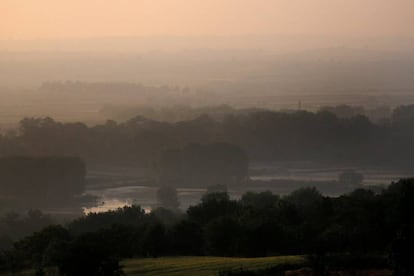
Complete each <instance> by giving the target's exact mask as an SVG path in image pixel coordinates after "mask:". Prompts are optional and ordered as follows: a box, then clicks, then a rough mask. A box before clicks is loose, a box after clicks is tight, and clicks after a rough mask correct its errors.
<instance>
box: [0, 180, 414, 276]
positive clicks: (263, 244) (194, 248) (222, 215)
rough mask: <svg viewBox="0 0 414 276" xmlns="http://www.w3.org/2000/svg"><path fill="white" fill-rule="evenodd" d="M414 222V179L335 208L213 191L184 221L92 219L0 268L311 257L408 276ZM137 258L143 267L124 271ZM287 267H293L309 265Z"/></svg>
mask: <svg viewBox="0 0 414 276" xmlns="http://www.w3.org/2000/svg"><path fill="white" fill-rule="evenodd" d="M413 212H414V179H403V180H400V181H399V182H397V183H392V184H391V185H390V186H389V187H388V188H387V189H384V190H383V191H382V192H381V193H379V194H375V193H374V192H372V191H369V190H364V189H357V190H355V191H353V192H352V193H350V194H346V195H342V196H340V197H336V198H331V197H326V196H323V195H322V194H321V193H319V192H318V191H317V190H316V189H315V188H312V187H308V188H302V189H299V190H297V191H295V192H293V193H291V194H289V195H287V196H283V197H281V196H278V195H274V194H272V193H271V192H261V193H255V192H248V193H246V194H244V195H243V196H242V198H241V199H238V200H232V199H230V198H229V196H228V194H227V193H226V192H223V191H221V192H220V191H213V192H210V193H207V194H206V195H205V196H203V198H202V201H201V202H200V203H199V204H197V205H195V206H191V207H190V208H189V209H188V210H187V211H186V213H185V214H180V213H179V212H177V211H176V210H167V209H157V210H154V211H153V212H151V213H149V214H146V213H145V212H144V210H143V209H142V208H140V207H139V206H132V207H124V208H120V209H118V210H116V211H110V212H106V213H99V214H96V213H92V214H89V215H87V216H85V217H82V218H79V219H76V220H74V221H72V222H70V223H69V224H68V225H67V226H66V227H62V226H49V227H46V228H44V229H43V230H40V231H38V232H36V233H34V234H32V235H29V236H27V237H26V238H24V239H22V240H20V241H18V242H16V243H14V245H13V247H12V248H10V249H9V250H7V251H5V252H2V253H1V254H0V268H1V269H3V270H5V271H19V270H22V269H35V270H36V271H38V273H42V272H43V271H44V270H45V269H46V268H47V267H57V268H58V269H59V271H60V272H61V273H65V274H66V275H117V274H116V273H121V264H122V265H126V267H127V269H131V270H130V271H133V270H134V269H135V270H136V271H139V270H140V269H146V268H145V266H148V267H151V266H152V268H151V269H156V267H157V266H158V267H159V268H160V269H161V270H162V269H166V271H169V272H171V273H172V272H174V271H181V269H183V268H184V267H185V266H186V265H187V266H189V269H194V268H196V267H198V266H201V267H203V265H202V264H201V263H200V260H205V261H206V263H208V266H207V267H210V268H208V269H207V268H206V269H207V270H208V271H210V270H211V266H210V265H212V264H213V263H215V261H214V259H208V258H207V259H203V257H201V258H200V259H193V261H194V264H193V265H191V260H190V259H188V260H184V262H185V265H184V266H183V267H179V265H182V264H180V262H179V261H178V262H177V260H174V261H171V260H169V259H168V258H167V259H165V258H161V259H160V260H159V261H158V262H157V261H155V260H153V258H160V257H163V256H182V255H196V256H208V255H210V256H222V257H250V258H251V257H266V256H277V255H279V256H280V255H308V256H310V257H309V258H308V259H307V260H308V265H310V266H311V268H312V270H314V271H322V272H323V271H326V270H329V271H330V270H332V269H338V270H347V268H349V267H354V268H356V267H360V268H361V269H365V268H369V269H371V268H381V269H388V268H391V267H392V268H393V269H394V270H395V271H396V273H399V274H398V275H411V274H412V270H411V267H410V265H411V263H410V258H411V248H412V245H413V240H414V239H413V237H412V233H413V231H412V229H413V225H414V217H413V216H412V214H413ZM359 256H362V257H359ZM378 256H379V257H378ZM386 256H389V258H386ZM133 257H135V258H141V259H142V258H144V259H143V260H135V261H128V262H125V263H121V264H120V263H119V260H122V259H128V258H133ZM149 257H150V258H152V259H147V258H149ZM388 259H389V261H390V262H388ZM220 260H224V259H220ZM241 260H242V263H246V264H247V263H248V264H249V270H254V269H256V268H255V267H254V265H255V264H256V263H255V260H256V261H257V262H259V263H260V259H255V258H252V259H237V258H236V259H226V262H227V263H228V264H227V265H229V266H228V267H226V265H225V264H224V263H221V261H217V262H218V263H220V265H219V266H216V267H215V268H217V269H218V270H217V271H233V272H234V270H237V269H239V266H240V265H239V264H240V261H241ZM277 260H279V261H280V260H282V259H275V260H274V261H275V262H276V261H277ZM287 260H292V261H293V263H289V262H288V263H289V264H296V262H297V261H298V262H299V263H301V262H302V261H303V258H302V257H295V258H291V259H289V258H288V259H287ZM134 262H137V263H138V264H139V265H137V266H134V265H133V264H134ZM276 264H277V263H274V264H273V266H269V267H267V268H266V267H263V266H261V265H258V266H259V267H257V269H272V267H273V268H274V267H275V265H276ZM285 264H286V262H285ZM206 265H207V264H206ZM250 265H251V266H250ZM367 265H369V267H366V266H367ZM128 267H129V268H128ZM132 267H133V268H132ZM148 269H149V268H148ZM174 269H175V270H174ZM275 269H276V268H275ZM277 269H280V267H279V268H277ZM243 270H244V268H243ZM103 271H105V273H113V274H102V273H104V272H103ZM108 271H109V272H108ZM200 271H201V272H202V270H200ZM201 272H200V273H201ZM233 272H232V273H233ZM322 272H321V273H322ZM100 273H101V274H100ZM263 273H264V272H263ZM318 273H319V272H318ZM39 275H40V274H39ZM252 275H254V274H252ZM258 275H261V274H258ZM263 275H266V274H263Z"/></svg>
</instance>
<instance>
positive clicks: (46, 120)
mask: <svg viewBox="0 0 414 276" xmlns="http://www.w3.org/2000/svg"><path fill="white" fill-rule="evenodd" d="M125 39H126V38H124V40H125ZM210 39H211V38H210ZM239 39H242V40H240V41H239V40H232V41H225V40H224V41H223V40H222V41H221V42H222V43H224V45H226V46H228V47H229V48H225V47H223V45H221V46H220V47H221V48H214V47H212V48H208V47H207V46H208V45H209V44H208V43H209V41H210V40H209V39H208V38H205V40H201V42H198V43H201V44H202V43H206V45H207V46H205V47H201V46H197V47H195V46H194V45H193V46H192V47H193V48H191V47H190V49H185V50H182V44H181V43H183V41H181V42H180V39H178V40H174V39H172V38H169V39H168V38H166V40H162V41H161V40H160V41H158V42H157V41H155V43H160V44H162V43H167V46H168V45H170V46H171V45H175V46H174V47H175V48H177V49H181V50H171V49H174V47H170V46H168V47H167V46H165V47H167V48H169V49H170V50H169V51H164V50H162V49H161V50H153V51H144V50H142V49H141V50H139V51H138V50H133V48H134V46H136V45H137V42H136V40H133V39H130V40H129V42H128V43H125V41H124V42H123V43H120V44H117V42H116V41H115V42H114V41H112V40H111V39H100V40H97V41H95V40H91V41H89V42H88V43H91V45H90V46H86V47H85V45H83V46H82V45H81V48H80V49H81V50H79V49H76V46H79V45H78V44H77V43H78V42H74V41H72V43H73V44H72V45H71V44H70V43H69V44H68V45H60V46H59V47H62V49H67V48H70V47H74V48H73V49H72V50H71V51H63V50H58V51H56V49H54V47H55V46H56V45H55V46H52V47H51V48H50V49H49V50H50V51H49V50H48V51H43V52H39V51H26V52H22V51H16V52H13V51H7V50H5V51H2V52H0V65H1V70H2V74H1V75H0V87H1V88H0V115H1V116H0V190H1V193H0V249H1V251H0V270H1V271H4V272H6V271H7V272H10V271H11V272H13V273H20V272H22V271H26V270H28V269H29V270H30V269H31V270H33V271H35V273H37V274H36V275H45V274H44V273H46V272H47V273H52V274H51V275H123V273H124V271H126V272H127V275H129V274H128V273H131V275H140V273H141V272H135V273H137V274H133V273H134V272H133V271H132V272H130V271H129V270H128V269H129V268H128V265H125V266H126V267H127V268H125V269H124V270H123V266H124V264H126V261H125V259H130V258H136V260H140V261H142V260H147V259H151V258H154V260H156V259H158V257H161V258H160V260H163V258H165V257H166V256H204V257H206V256H210V257H211V256H213V257H217V256H222V257H243V258H245V257H247V258H257V257H270V256H281V258H284V257H287V258H292V259H291V260H294V261H292V262H290V261H287V262H286V263H284V264H282V265H278V264H276V263H271V264H269V265H267V266H266V267H264V268H262V270H255V269H253V270H254V271H243V270H242V269H241V266H240V269H239V270H238V268H235V269H234V268H228V267H226V268H223V269H222V270H223V271H220V275H274V274H275V273H285V272H286V273H288V272H289V271H291V270H293V271H296V270H298V271H302V270H303V269H305V270H306V269H309V270H310V271H312V273H314V274H312V275H329V274H328V273H331V272H332V273H333V272H334V271H336V272H338V271H339V272H340V273H342V272H344V273H345V272H346V273H348V272H349V271H348V270H349V269H351V270H352V269H357V270H358V271H365V270H367V271H368V270H369V271H370V270H372V271H376V272H378V273H380V272H381V273H382V272H383V273H385V274H378V275H391V274H390V273H391V271H395V272H396V273H397V274H396V275H410V273H411V272H412V268H411V266H410V264H409V262H408V261H407V259H406V256H409V254H408V255H407V252H408V250H410V246H412V244H413V237H412V229H413V216H412V211H413V210H414V207H413V202H414V201H413V195H414V194H413V190H414V189H413V187H414V181H413V179H412V177H413V169H414V167H413V162H412V156H413V155H414V145H413V143H412V138H413V135H414V130H413V128H412V126H413V125H414V94H413V90H414V80H413V78H412V76H411V72H412V71H413V69H414V54H413V52H410V51H408V50H406V49H404V47H401V45H397V46H396V45H394V46H393V47H391V46H390V45H389V44H387V43H386V41H385V42H384V41H382V43H379V45H378V48H375V49H376V50H368V49H367V48H351V47H331V48H321V47H318V46H319V45H314V44H312V42H311V41H307V43H304V45H302V46H301V47H298V48H295V49H293V48H292V49H291V50H290V51H289V50H287V49H289V48H290V47H289V46H290V45H291V43H293V44H292V45H297V44H298V40H297V39H293V40H292V41H290V42H289V41H288V40H286V41H284V42H283V41H282V42H281V44H282V45H281V48H283V49H279V50H274V49H275V47H274V45H275V43H276V42H275V41H276V40H275V39H274V38H273V39H271V40H267V39H263V38H262V39H263V40H260V41H259V42H260V43H263V44H264V45H266V47H263V48H259V49H254V48H248V45H246V44H244V45H243V47H240V48H238V47H236V46H235V45H236V44H237V43H238V42H242V41H246V40H248V39H247V38H246V37H245V38H239ZM290 39H292V38H290ZM126 40H128V39H126ZM305 40H306V39H304V40H303V41H305ZM111 41H112V43H114V44H111V43H110V42H111ZM301 41H302V40H301ZM376 41H377V42H379V41H380V40H376ZM210 42H211V41H210ZM388 42H389V41H388ZM82 43H85V41H83V42H82ZM95 43H103V44H105V43H108V44H107V45H103V47H102V48H101V51H91V52H88V51H86V50H85V49H88V47H91V48H90V49H94V47H96V46H95ZM168 43H169V44H168ZM214 43H217V42H214ZM269 43H270V45H269ZM370 43H372V41H371V42H370ZM305 44H306V45H305ZM397 44H398V43H397ZM114 45H120V46H119V47H124V48H122V49H121V50H122V51H121V50H119V51H114V49H116V47H115V46H114ZM125 45H127V46H125ZM215 45H217V44H215ZM255 45H258V44H257V43H256V44H255ZM309 45H311V46H312V47H313V48H312V47H310V46H309ZM29 46H30V47H33V45H29ZM29 46H27V47H28V49H29V48H30V47H29ZM141 46H142V47H146V46H147V47H148V48H150V49H154V46H153V45H145V44H144V45H141ZM230 46H231V47H230ZM42 47H43V49H45V48H44V45H41V47H40V48H42ZM65 47H67V48H65ZM79 47H80V46H79ZM306 47H307V48H306ZM6 48H7V46H6ZM17 48H19V47H17ZM34 48H36V47H34ZM46 48H47V47H46ZM276 48H277V47H276ZM305 48H306V49H307V50H306V49H305ZM395 48H397V49H399V50H400V51H397V50H395ZM270 49H273V50H270ZM309 49H314V50H309ZM401 49H404V50H401ZM77 50H79V51H77ZM126 50H128V51H126ZM291 255H293V256H291ZM206 258H207V257H206ZM134 260H135V259H133V260H131V261H132V262H133V261H134ZM132 266H133V265H132ZM143 267H144V266H142V267H141V266H140V265H138V268H134V269H137V271H141V270H140V269H143ZM216 272H217V271H216ZM245 272H246V273H253V274H243V273H245ZM302 272H303V271H302ZM53 273H55V274H53ZM151 273H152V272H151ZM293 273H295V272H293ZM300 273H301V272H300ZM303 273H306V271H305V272H303ZM387 273H388V274H387ZM142 274H145V273H144V272H142ZM277 275H279V274H277ZM281 275H288V274H281ZM299 275H302V274H299ZM303 275H306V274H303ZM345 275H348V274H345ZM374 275H376V274H374Z"/></svg>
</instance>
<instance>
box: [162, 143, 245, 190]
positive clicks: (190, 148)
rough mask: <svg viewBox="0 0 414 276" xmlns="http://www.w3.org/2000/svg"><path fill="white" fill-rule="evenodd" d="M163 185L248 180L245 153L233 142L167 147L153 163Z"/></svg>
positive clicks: (236, 182) (232, 182)
mask: <svg viewBox="0 0 414 276" xmlns="http://www.w3.org/2000/svg"><path fill="white" fill-rule="evenodd" d="M154 167H155V171H156V175H157V177H158V182H159V183H160V184H161V185H173V186H177V185H180V186H202V187H208V186H211V185H220V184H222V185H223V184H227V185H235V184H240V183H241V182H243V181H244V180H247V176H248V158H247V156H246V153H245V152H244V151H243V150H242V149H241V148H239V147H237V146H235V145H232V144H225V143H215V144H207V145H200V144H189V145H187V146H185V147H184V148H183V149H181V150H165V151H162V152H161V153H160V156H159V158H158V159H157V160H156V161H155V164H154Z"/></svg>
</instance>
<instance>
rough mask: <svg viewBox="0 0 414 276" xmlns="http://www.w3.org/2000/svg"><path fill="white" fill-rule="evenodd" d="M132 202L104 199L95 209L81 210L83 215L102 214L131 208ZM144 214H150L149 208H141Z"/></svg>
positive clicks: (150, 208)
mask: <svg viewBox="0 0 414 276" xmlns="http://www.w3.org/2000/svg"><path fill="white" fill-rule="evenodd" d="M131 205H133V202H131V201H130V200H125V199H105V200H104V201H102V203H101V204H100V205H98V206H95V207H89V208H83V212H84V214H86V215H87V214H89V213H103V212H107V211H111V210H116V209H118V208H122V207H124V206H131ZM141 207H142V208H143V209H144V211H145V213H150V212H151V210H152V207H151V206H141Z"/></svg>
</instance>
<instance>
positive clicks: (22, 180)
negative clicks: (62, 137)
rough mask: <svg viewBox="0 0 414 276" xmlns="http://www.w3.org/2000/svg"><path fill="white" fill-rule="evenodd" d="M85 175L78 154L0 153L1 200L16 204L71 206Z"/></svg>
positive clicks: (84, 168)
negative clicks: (48, 155) (39, 155)
mask: <svg viewBox="0 0 414 276" xmlns="http://www.w3.org/2000/svg"><path fill="white" fill-rule="evenodd" d="M85 175H86V167H85V164H84V162H83V161H82V160H81V159H80V158H75V157H3V158H0V189H1V191H2V193H1V200H2V201H3V202H5V203H8V204H10V205H11V206H19V207H20V208H25V207H26V208H33V207H36V208H47V207H57V206H59V207H67V206H71V205H72V204H73V202H74V201H76V200H77V199H80V196H81V194H82V193H83V192H84V189H85ZM77 197H78V198H77Z"/></svg>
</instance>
